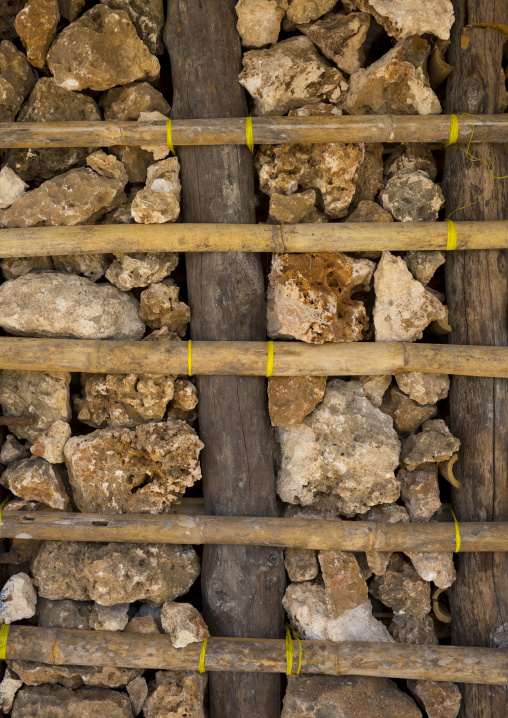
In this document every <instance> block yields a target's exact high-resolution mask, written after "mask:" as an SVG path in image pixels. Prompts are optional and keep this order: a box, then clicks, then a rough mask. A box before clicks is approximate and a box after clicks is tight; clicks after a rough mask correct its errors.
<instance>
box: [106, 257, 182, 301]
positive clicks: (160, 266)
mask: <svg viewBox="0 0 508 718" xmlns="http://www.w3.org/2000/svg"><path fill="white" fill-rule="evenodd" d="M177 264H178V254H177V253H175V252H161V253H159V254H145V253H143V252H137V253H133V254H116V255H115V261H114V262H113V263H112V264H110V266H109V268H108V270H107V272H106V279H108V280H109V281H110V282H112V284H115V285H116V286H117V287H118V288H119V289H121V290H122V291H123V292H127V291H128V290H129V289H133V288H134V287H146V286H148V285H149V284H156V283H157V282H161V281H162V280H163V279H165V278H166V277H167V276H168V275H169V274H170V273H171V272H172V271H173V270H174V269H175V268H176V265H177Z"/></svg>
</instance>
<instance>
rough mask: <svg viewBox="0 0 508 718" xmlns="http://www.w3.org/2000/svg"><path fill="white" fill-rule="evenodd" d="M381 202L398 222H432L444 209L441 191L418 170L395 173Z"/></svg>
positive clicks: (383, 193) (384, 191)
mask: <svg viewBox="0 0 508 718" xmlns="http://www.w3.org/2000/svg"><path fill="white" fill-rule="evenodd" d="M380 199H381V204H382V205H383V207H384V208H385V209H386V210H388V212H391V214H392V215H393V216H394V217H395V219H396V220H397V221H398V222H435V221H436V219H437V218H438V214H439V210H440V209H441V207H442V206H443V205H444V197H443V193H442V191H441V188H440V187H439V185H437V184H434V182H433V181H432V180H431V179H430V177H429V176H428V175H427V174H426V173H425V172H422V171H421V170H416V171H414V170H401V171H400V172H397V174H395V175H393V177H392V178H391V179H389V180H388V182H387V183H386V187H385V188H384V189H383V191H382V192H381V194H380ZM429 254H430V253H429ZM443 261H444V259H443ZM441 264H442V262H441ZM438 266H439V265H438Z"/></svg>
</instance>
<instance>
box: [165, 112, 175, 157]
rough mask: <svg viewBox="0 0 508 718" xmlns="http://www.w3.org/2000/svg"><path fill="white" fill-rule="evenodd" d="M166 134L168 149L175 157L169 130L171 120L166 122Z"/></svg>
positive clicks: (171, 133) (170, 130)
mask: <svg viewBox="0 0 508 718" xmlns="http://www.w3.org/2000/svg"><path fill="white" fill-rule="evenodd" d="M166 132H167V144H168V147H169V149H170V150H171V154H172V155H175V157H176V152H175V148H174V147H173V130H172V129H171V120H166Z"/></svg>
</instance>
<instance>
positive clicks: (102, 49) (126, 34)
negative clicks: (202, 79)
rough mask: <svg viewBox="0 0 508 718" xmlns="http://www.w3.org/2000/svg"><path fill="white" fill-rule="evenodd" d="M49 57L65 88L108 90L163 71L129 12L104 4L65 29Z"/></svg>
mask: <svg viewBox="0 0 508 718" xmlns="http://www.w3.org/2000/svg"><path fill="white" fill-rule="evenodd" d="M145 4H146V3H145ZM47 61H48V67H49V69H50V70H51V73H52V74H53V75H54V78H55V82H56V83H57V84H58V85H60V86H61V87H64V88H65V89H66V90H84V89H90V90H108V89H109V88H111V87H115V86H116V85H125V84H126V83H128V82H133V81H134V80H155V79H157V77H158V76H159V71H160V65H159V61H158V60H157V58H156V57H155V56H154V55H152V54H151V53H150V51H149V50H148V48H147V47H146V45H145V44H144V43H143V42H142V40H140V39H139V37H138V34H137V32H136V28H135V27H134V25H133V24H132V22H131V21H130V20H129V18H128V15H127V13H126V12H124V11H123V10H111V9H110V8H109V7H106V6H105V5H102V4H99V5H95V6H94V7H92V8H91V9H90V10H88V11H87V12H85V13H84V15H81V17H80V18H79V19H78V20H75V21H74V22H73V23H71V24H70V25H69V26H68V27H66V28H64V29H63V30H62V32H61V33H60V34H59V35H58V37H57V39H56V40H55V42H54V43H53V45H52V46H51V49H50V51H49V53H48V57H47Z"/></svg>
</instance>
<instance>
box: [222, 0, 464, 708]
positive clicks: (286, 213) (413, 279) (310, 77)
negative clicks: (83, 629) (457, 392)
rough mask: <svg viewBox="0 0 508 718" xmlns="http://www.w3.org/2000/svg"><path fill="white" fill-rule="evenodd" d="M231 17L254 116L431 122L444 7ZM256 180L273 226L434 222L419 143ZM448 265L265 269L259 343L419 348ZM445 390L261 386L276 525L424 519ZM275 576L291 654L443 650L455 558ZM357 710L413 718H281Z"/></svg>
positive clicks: (269, 165) (423, 557)
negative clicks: (440, 617)
mask: <svg viewBox="0 0 508 718" xmlns="http://www.w3.org/2000/svg"><path fill="white" fill-rule="evenodd" d="M236 9H237V14H238V26H237V27H238V32H239V34H240V36H241V38H242V43H243V45H244V47H245V53H244V57H243V71H242V72H241V74H240V77H239V80H240V83H241V84H242V85H243V86H244V87H245V88H246V89H247V91H248V92H249V93H250V95H251V97H252V101H253V107H252V111H253V114H255V115H267V116H274V115H279V116H280V115H289V116H301V117H302V116H303V117H309V116H320V115H341V114H342V113H343V112H344V113H347V114H354V115H362V114H421V115H428V114H437V113H440V112H441V105H440V101H439V99H438V97H437V95H436V93H435V92H434V89H433V88H432V87H431V83H430V80H429V76H428V74H427V60H428V57H429V54H430V52H431V51H432V47H433V45H434V44H436V43H437V41H438V40H441V41H445V40H447V39H448V38H449V32H450V28H451V25H452V23H453V19H454V17H453V9H452V3H451V2H450V1H449V0H431V2H427V3H424V4H422V3H419V2H415V0H397V2H385V0H345V1H344V2H342V3H336V2H335V1H334V0H316V1H313V2H309V1H308V0H240V1H239V2H238V4H237V6H236ZM422 36H424V37H422ZM390 42H391V45H392V46H391V48H390ZM376 47H380V48H383V50H382V52H384V54H382V55H381V56H376V55H375V53H376ZM366 58H369V59H368V61H367V60H366ZM383 155H384V156H385V158H386V159H385V160H384V161H383ZM255 166H256V170H257V173H258V178H259V186H260V190H261V192H262V193H264V194H265V195H268V197H269V207H268V217H267V221H268V222H269V223H280V224H285V223H316V222H334V221H346V222H394V221H395V222H417V221H426V222H429V221H435V220H437V219H438V217H439V213H440V211H441V209H442V207H443V204H444V200H443V194H442V192H441V188H440V187H439V184H437V183H436V182H435V180H436V177H437V174H438V172H437V167H436V162H435V159H434V157H433V154H432V152H431V151H430V150H429V149H427V148H426V147H424V146H423V145H416V144H411V145H402V146H396V147H393V146H392V147H391V149H390V148H389V147H386V148H384V147H383V145H382V144H348V143H328V144H317V145H311V144H285V145H276V146H260V147H259V149H258V150H257V152H256V155H255ZM260 206H262V202H260ZM374 232H375V228H374V227H373V233H374ZM443 263H444V253H443V252H422V251H410V252H406V253H400V252H399V253H391V252H383V253H380V252H377V253H376V252H362V253H348V254H343V253H338V252H336V253H333V252H328V253H309V254H280V255H274V256H273V259H272V264H271V271H270V274H269V277H268V290H267V330H268V335H269V336H270V337H271V338H272V339H284V340H298V341H304V342H308V343H313V344H322V343H324V342H354V341H383V342H398V341H403V342H413V341H418V340H420V339H422V337H423V333H424V331H425V330H426V329H427V328H428V327H429V325H430V324H431V323H432V322H440V321H443V320H444V319H445V316H446V308H445V306H444V304H443V302H444V299H445V297H444V295H443V294H441V293H440V292H439V291H436V289H434V288H433V287H431V286H429V282H432V283H433V284H435V285H436V284H437V281H436V280H433V277H434V274H435V272H436V270H437V269H438V268H439V266H440V265H442V264H443ZM438 286H439V285H438ZM427 337H428V334H427ZM448 388H449V379H448V376H446V375H440V374H422V373H419V372H400V373H398V374H396V375H395V376H393V377H392V376H358V377H353V378H343V377H278V378H272V379H270V380H269V384H268V399H269V409H270V417H271V421H272V425H273V426H274V434H275V440H276V447H277V450H276V455H277V467H276V468H277V491H278V495H279V497H280V498H281V499H282V500H283V501H284V502H286V504H287V505H286V508H285V515H286V516H297V517H301V518H322V519H323V520H331V521H333V520H334V521H338V520H342V519H343V518H347V519H349V520H352V519H356V520H358V521H360V520H362V521H382V522H390V523H395V522H400V521H403V522H409V521H412V522H421V521H432V520H435V517H436V514H437V512H439V510H440V508H441V499H440V491H439V483H438V468H439V464H440V462H446V461H447V460H448V459H450V458H451V457H452V456H453V455H454V453H456V452H457V451H458V449H459V441H458V440H457V439H456V438H455V437H453V436H452V435H451V433H450V431H449V429H448V427H447V426H446V424H445V422H444V421H443V417H444V418H445V417H446V407H445V405H443V404H440V402H443V400H445V399H446V397H447V395H448ZM285 560H286V570H287V574H288V578H289V581H290V583H289V585H288V588H287V591H286V595H285V598H284V606H285V608H286V611H287V614H288V618H289V620H290V622H291V623H292V625H293V626H294V627H295V628H296V630H297V632H298V634H299V636H300V637H301V638H304V639H323V640H331V641H337V642H340V641H346V640H353V641H355V640H358V641H369V640H371V641H394V640H396V641H400V642H405V643H430V644H433V643H437V642H438V638H437V634H436V628H440V629H442V628H444V627H443V626H442V624H441V625H440V624H439V623H438V621H437V619H436V617H435V616H434V615H433V614H431V594H432V591H433V586H435V587H437V588H441V589H445V588H448V587H449V586H451V584H452V583H453V581H454V579H455V569H454V565H453V555H452V554H448V553H447V554H428V553H416V552H411V553H408V554H407V555H404V554H403V553H394V554H389V553H380V552H375V553H367V554H363V553H362V554H354V553H351V552H347V551H317V552H316V551H308V550H302V549H289V548H288V549H286V552H285ZM374 607H375V611H374ZM375 612H376V613H379V612H381V613H382V614H384V616H386V615H387V614H388V615H390V614H393V618H391V619H386V618H382V619H381V620H380V619H378V618H377V617H376V616H375V615H374V613H375ZM408 689H409V691H410V692H411V693H412V694H413V696H414V698H415V700H416V702H417V704H418V705H419V706H420V707H421V708H422V709H424V710H425V711H426V714H427V715H428V716H429V717H430V718H455V716H456V715H457V714H458V711H459V706H460V693H459V691H458V688H457V687H456V686H455V685H454V684H450V683H448V684H442V683H434V682H429V681H409V682H408ZM351 712H354V713H355V715H357V714H358V715H362V716H363V715H365V716H367V715H368V716H373V715H376V716H377V715H396V716H398V715H400V716H402V715H404V716H406V715H410V716H419V715H420V710H419V708H418V707H417V705H416V703H415V702H414V701H413V700H412V699H411V698H410V697H409V695H407V694H404V693H402V692H401V691H400V690H399V689H398V688H397V687H396V686H395V684H393V683H392V682H391V681H389V680H386V679H371V678H363V677H362V678H360V677H358V678H354V679H350V678H347V679H343V678H333V677H313V676H306V677H305V678H304V679H299V678H295V679H290V681H289V685H288V690H287V693H286V697H285V701H284V710H283V716H284V718H293V716H295V717H296V716H303V715H305V716H314V715H316V716H317V715H319V716H320V717H321V716H323V718H324V716H326V718H335V716H339V715H343V714H344V715H345V714H346V713H347V714H348V715H349V714H350V713H351Z"/></svg>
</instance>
